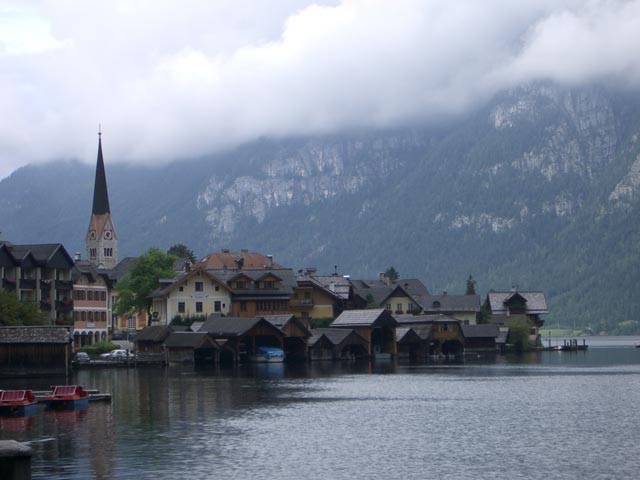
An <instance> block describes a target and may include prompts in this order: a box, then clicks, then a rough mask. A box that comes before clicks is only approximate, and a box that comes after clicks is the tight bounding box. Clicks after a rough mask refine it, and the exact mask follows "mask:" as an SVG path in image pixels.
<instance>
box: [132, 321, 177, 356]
mask: <svg viewBox="0 0 640 480" xmlns="http://www.w3.org/2000/svg"><path fill="white" fill-rule="evenodd" d="M171 333H173V329H172V328H171V327H169V326H167V325H151V326H149V327H145V328H143V329H142V330H140V331H139V332H138V333H137V335H136V354H138V355H139V354H147V353H163V352H164V347H163V343H164V341H165V340H166V339H167V337H168V336H169V335H171Z"/></svg>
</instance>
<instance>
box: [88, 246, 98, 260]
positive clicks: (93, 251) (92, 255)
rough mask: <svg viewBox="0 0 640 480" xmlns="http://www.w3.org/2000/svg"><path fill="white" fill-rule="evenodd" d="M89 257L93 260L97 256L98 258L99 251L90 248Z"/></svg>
mask: <svg viewBox="0 0 640 480" xmlns="http://www.w3.org/2000/svg"><path fill="white" fill-rule="evenodd" d="M89 256H90V257H91V258H96V256H97V249H95V248H90V249H89Z"/></svg>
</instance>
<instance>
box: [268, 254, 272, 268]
mask: <svg viewBox="0 0 640 480" xmlns="http://www.w3.org/2000/svg"><path fill="white" fill-rule="evenodd" d="M267 268H273V255H267Z"/></svg>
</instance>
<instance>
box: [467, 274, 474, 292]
mask: <svg viewBox="0 0 640 480" xmlns="http://www.w3.org/2000/svg"><path fill="white" fill-rule="evenodd" d="M475 294H476V281H475V280H474V279H473V277H472V276H471V275H469V278H467V290H466V292H465V295H475Z"/></svg>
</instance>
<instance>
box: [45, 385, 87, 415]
mask: <svg viewBox="0 0 640 480" xmlns="http://www.w3.org/2000/svg"><path fill="white" fill-rule="evenodd" d="M42 400H43V401H44V402H45V404H46V406H47V407H46V408H47V410H86V409H87V407H88V406H89V392H86V391H85V390H84V389H83V388H82V387H81V386H80V385H58V386H56V387H53V392H51V395H47V396H46V397H44V398H43V399H42Z"/></svg>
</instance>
